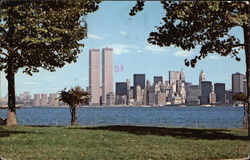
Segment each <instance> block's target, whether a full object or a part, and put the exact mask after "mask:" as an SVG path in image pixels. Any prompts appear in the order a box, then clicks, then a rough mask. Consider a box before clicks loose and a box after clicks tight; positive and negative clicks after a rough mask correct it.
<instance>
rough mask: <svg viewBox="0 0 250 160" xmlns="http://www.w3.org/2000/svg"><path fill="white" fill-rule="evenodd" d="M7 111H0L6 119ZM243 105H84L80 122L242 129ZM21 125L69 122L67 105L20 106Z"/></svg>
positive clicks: (89, 123)
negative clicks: (61, 106) (60, 106)
mask: <svg viewBox="0 0 250 160" xmlns="http://www.w3.org/2000/svg"><path fill="white" fill-rule="evenodd" d="M6 116H7V111H6V110H5V109H2V110H0V117H2V118H6ZM242 117H243V108H242V107H82V108H79V111H78V124H79V125H82V126H107V125H137V126H166V127H194V128H196V127H199V128H200V127H201V128H241V127H242ZM17 120H18V124H19V125H41V126H43V125H48V126H68V125H70V113H69V109H68V108H67V107H65V108H52V107H31V108H21V109H17Z"/></svg>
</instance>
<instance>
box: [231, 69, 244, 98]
mask: <svg viewBox="0 0 250 160" xmlns="http://www.w3.org/2000/svg"><path fill="white" fill-rule="evenodd" d="M244 79H245V75H243V74H241V73H239V72H237V73H235V74H232V91H233V94H234V93H243V92H244V88H243V87H244V85H243V81H244Z"/></svg>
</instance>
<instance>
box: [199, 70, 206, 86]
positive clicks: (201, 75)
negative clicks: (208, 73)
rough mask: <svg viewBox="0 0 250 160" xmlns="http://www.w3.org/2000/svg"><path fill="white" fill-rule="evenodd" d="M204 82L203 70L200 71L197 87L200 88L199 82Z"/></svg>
mask: <svg viewBox="0 0 250 160" xmlns="http://www.w3.org/2000/svg"><path fill="white" fill-rule="evenodd" d="M202 81H205V73H204V72H203V70H201V73H200V76H199V86H200V87H201V82H202Z"/></svg>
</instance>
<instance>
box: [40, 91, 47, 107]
mask: <svg viewBox="0 0 250 160" xmlns="http://www.w3.org/2000/svg"><path fill="white" fill-rule="evenodd" d="M41 106H43V107H44V106H48V96H47V94H41Z"/></svg>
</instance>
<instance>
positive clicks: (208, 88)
mask: <svg viewBox="0 0 250 160" xmlns="http://www.w3.org/2000/svg"><path fill="white" fill-rule="evenodd" d="M211 92H212V82H210V81H202V82H201V101H200V102H201V104H209V94H210V93H211Z"/></svg>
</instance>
